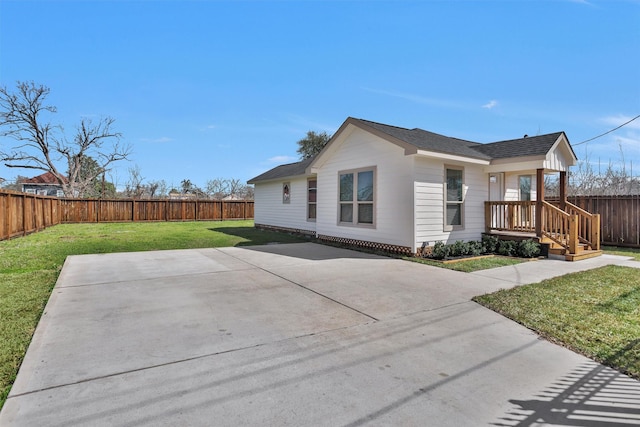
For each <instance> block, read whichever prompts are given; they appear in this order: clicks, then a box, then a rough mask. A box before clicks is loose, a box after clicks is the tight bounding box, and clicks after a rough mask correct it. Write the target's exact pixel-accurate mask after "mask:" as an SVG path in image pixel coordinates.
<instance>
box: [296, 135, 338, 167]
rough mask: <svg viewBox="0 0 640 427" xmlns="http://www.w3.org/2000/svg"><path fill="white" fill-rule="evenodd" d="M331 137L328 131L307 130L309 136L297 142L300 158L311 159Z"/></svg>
mask: <svg viewBox="0 0 640 427" xmlns="http://www.w3.org/2000/svg"><path fill="white" fill-rule="evenodd" d="M330 139H331V137H330V136H329V135H328V134H327V133H326V132H320V133H316V132H314V131H312V130H310V131H308V132H307V136H306V137H304V138H302V139H301V140H300V141H298V142H297V144H298V151H297V153H298V154H299V155H300V160H306V159H310V158H311V157H313V156H315V155H316V154H318V153H319V152H320V151H322V149H323V148H324V146H325V145H327V142H329V140H330Z"/></svg>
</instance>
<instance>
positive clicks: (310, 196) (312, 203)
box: [307, 178, 318, 221]
mask: <svg viewBox="0 0 640 427" xmlns="http://www.w3.org/2000/svg"><path fill="white" fill-rule="evenodd" d="M317 199H318V181H317V180H316V179H315V178H314V179H310V180H308V181H307V220H308V221H315V220H316V204H317Z"/></svg>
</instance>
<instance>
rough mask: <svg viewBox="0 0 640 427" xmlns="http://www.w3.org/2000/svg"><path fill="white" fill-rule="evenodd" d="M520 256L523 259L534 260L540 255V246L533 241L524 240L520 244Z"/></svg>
mask: <svg viewBox="0 0 640 427" xmlns="http://www.w3.org/2000/svg"><path fill="white" fill-rule="evenodd" d="M517 253H518V256H519V257H522V258H533V257H536V256H538V255H539V254H540V244H539V243H538V242H535V241H533V240H523V241H521V242H519V243H518V252H517Z"/></svg>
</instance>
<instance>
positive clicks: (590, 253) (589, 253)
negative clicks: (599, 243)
mask: <svg viewBox="0 0 640 427" xmlns="http://www.w3.org/2000/svg"><path fill="white" fill-rule="evenodd" d="M600 255H602V251H600V250H598V251H594V250H590V249H586V250H584V251H582V252H580V253H578V254H565V256H564V259H565V260H567V261H580V260H583V259H588V258H595V257H597V256H600Z"/></svg>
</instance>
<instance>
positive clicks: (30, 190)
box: [24, 188, 36, 194]
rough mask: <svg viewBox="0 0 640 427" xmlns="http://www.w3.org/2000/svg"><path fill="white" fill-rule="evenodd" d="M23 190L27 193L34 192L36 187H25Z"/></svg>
mask: <svg viewBox="0 0 640 427" xmlns="http://www.w3.org/2000/svg"><path fill="white" fill-rule="evenodd" d="M24 192H25V193H28V194H36V189H35V188H26V189H25V190H24Z"/></svg>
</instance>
